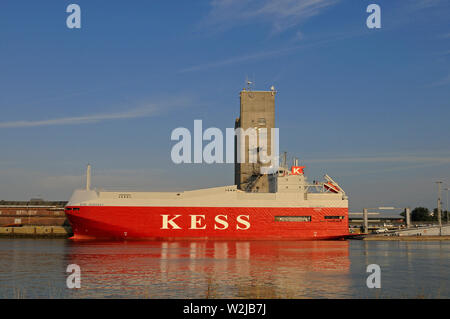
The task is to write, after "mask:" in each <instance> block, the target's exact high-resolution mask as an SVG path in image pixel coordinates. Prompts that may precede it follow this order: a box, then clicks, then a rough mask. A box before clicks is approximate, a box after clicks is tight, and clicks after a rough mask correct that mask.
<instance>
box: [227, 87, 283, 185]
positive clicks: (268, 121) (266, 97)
mask: <svg viewBox="0 0 450 319" xmlns="http://www.w3.org/2000/svg"><path fill="white" fill-rule="evenodd" d="M275 94H276V92H275V90H274V88H273V87H272V90H271V91H251V90H249V89H243V90H242V91H241V93H240V99H241V111H240V117H239V118H237V119H236V123H235V128H242V129H243V130H247V129H248V128H255V129H256V130H258V129H261V128H266V129H267V142H265V143H262V142H264V141H261V140H260V138H258V139H257V145H253V146H252V145H249V138H248V137H247V138H245V136H244V137H243V138H241V142H242V143H244V141H245V162H242V163H239V162H238V160H237V154H238V147H239V145H240V143H238V141H237V137H236V140H235V154H236V155H235V156H236V158H235V184H236V185H237V186H238V188H239V189H242V190H245V191H251V192H275V191H276V190H275V187H276V186H275V185H276V182H275V181H274V179H275V178H276V177H275V176H274V175H267V174H261V173H260V169H261V167H262V166H268V165H270V164H263V163H261V161H260V156H259V152H260V150H261V146H266V149H267V154H268V155H272V147H271V145H272V134H271V128H275ZM249 152H254V154H255V153H256V154H257V162H256V163H250V161H249Z"/></svg>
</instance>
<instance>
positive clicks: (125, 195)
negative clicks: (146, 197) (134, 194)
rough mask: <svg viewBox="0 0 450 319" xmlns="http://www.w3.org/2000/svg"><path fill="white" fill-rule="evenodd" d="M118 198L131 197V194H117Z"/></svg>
mask: <svg viewBox="0 0 450 319" xmlns="http://www.w3.org/2000/svg"><path fill="white" fill-rule="evenodd" d="M119 198H131V194H119Z"/></svg>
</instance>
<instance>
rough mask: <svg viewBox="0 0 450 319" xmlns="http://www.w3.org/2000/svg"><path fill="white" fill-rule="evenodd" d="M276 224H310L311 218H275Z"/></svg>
mask: <svg viewBox="0 0 450 319" xmlns="http://www.w3.org/2000/svg"><path fill="white" fill-rule="evenodd" d="M275 221H276V222H310V221H311V216H275Z"/></svg>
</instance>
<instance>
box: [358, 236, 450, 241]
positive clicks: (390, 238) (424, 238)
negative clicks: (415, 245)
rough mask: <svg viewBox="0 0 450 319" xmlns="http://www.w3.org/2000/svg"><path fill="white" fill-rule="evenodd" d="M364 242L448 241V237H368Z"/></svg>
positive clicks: (449, 237)
mask: <svg viewBox="0 0 450 319" xmlns="http://www.w3.org/2000/svg"><path fill="white" fill-rule="evenodd" d="M362 240H366V241H448V240H450V236H447V235H445V236H373V237H372V236H369V237H364V238H362Z"/></svg>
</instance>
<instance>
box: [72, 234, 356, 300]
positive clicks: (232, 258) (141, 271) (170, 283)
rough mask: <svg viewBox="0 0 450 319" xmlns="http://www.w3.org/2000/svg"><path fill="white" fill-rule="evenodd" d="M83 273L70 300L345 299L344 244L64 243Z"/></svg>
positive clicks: (348, 282)
mask: <svg viewBox="0 0 450 319" xmlns="http://www.w3.org/2000/svg"><path fill="white" fill-rule="evenodd" d="M67 245H68V247H67V249H66V252H67V256H66V258H65V259H66V261H67V263H68V264H77V265H79V266H80V267H81V272H82V282H81V283H82V288H81V289H78V290H76V291H73V292H74V295H73V297H94V298H96V297H131V298H314V297H316V298H321V297H322V298H323V297H329V298H336V297H337V296H339V297H346V296H349V289H350V285H351V280H350V276H349V270H350V260H349V243H348V242H347V241H309V242H291V241H284V242H258V241H251V242H221V241H216V242H214V241H213V242H209V241H205V242H126V243H122V242H117V243H115V242H105V243H102V242H69V243H68V244H67Z"/></svg>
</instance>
